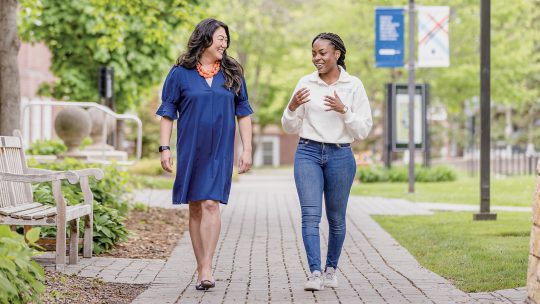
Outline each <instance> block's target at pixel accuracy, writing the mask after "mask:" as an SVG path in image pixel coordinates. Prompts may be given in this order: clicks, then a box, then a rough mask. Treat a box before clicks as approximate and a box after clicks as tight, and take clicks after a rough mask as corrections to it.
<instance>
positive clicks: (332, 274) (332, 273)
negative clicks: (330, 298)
mask: <svg viewBox="0 0 540 304" xmlns="http://www.w3.org/2000/svg"><path fill="white" fill-rule="evenodd" d="M323 280H324V286H325V287H330V288H337V287H338V281H337V274H336V269H335V268H334V267H327V268H326V270H325V271H324V274H323Z"/></svg>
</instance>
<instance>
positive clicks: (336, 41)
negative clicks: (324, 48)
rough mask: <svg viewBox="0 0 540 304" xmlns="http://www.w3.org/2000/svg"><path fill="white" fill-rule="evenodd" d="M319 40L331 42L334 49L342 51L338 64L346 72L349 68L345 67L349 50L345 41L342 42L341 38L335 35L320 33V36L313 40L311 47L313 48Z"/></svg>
mask: <svg viewBox="0 0 540 304" xmlns="http://www.w3.org/2000/svg"><path fill="white" fill-rule="evenodd" d="M317 39H324V40H328V41H330V43H331V44H332V45H333V46H334V48H335V49H336V50H339V51H340V55H339V58H338V60H337V64H338V65H340V66H342V67H343V69H344V70H346V69H347V68H346V67H345V54H346V53H347V50H346V49H345V43H343V40H341V38H340V37H339V36H338V35H337V34H334V33H320V34H319V35H317V36H315V38H313V41H312V42H311V46H313V44H314V43H315V41H316V40H317Z"/></svg>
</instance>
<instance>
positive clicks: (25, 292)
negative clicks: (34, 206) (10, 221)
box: [0, 225, 45, 303]
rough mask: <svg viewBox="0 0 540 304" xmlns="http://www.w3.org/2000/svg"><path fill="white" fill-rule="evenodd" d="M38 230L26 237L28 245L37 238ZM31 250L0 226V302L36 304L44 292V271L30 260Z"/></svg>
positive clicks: (18, 238)
mask: <svg viewBox="0 0 540 304" xmlns="http://www.w3.org/2000/svg"><path fill="white" fill-rule="evenodd" d="M39 232H40V229H39V228H33V229H31V230H30V231H29V232H28V233H27V234H26V239H27V240H28V243H29V244H30V245H33V244H35V242H37V240H38V239H39ZM34 253H35V252H34V250H33V249H32V248H30V247H29V245H28V244H26V242H25V241H24V237H23V236H22V235H20V234H17V233H15V232H12V231H11V230H10V229H9V227H8V226H7V225H0V303H29V302H33V303H37V302H39V298H40V295H41V294H42V293H43V292H44V291H45V286H44V285H43V280H44V271H43V269H42V268H41V266H39V265H38V264H37V263H36V261H34V260H32V255H34Z"/></svg>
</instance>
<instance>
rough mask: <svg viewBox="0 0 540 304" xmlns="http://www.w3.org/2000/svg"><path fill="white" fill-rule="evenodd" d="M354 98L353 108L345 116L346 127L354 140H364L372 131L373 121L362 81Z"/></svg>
mask: <svg viewBox="0 0 540 304" xmlns="http://www.w3.org/2000/svg"><path fill="white" fill-rule="evenodd" d="M353 96H354V97H353V102H352V105H351V108H350V109H349V111H347V113H345V115H344V119H345V126H346V128H347V129H348V131H349V132H350V133H351V134H352V135H353V137H354V138H356V139H364V138H366V137H367V136H368V134H369V131H370V130H371V127H372V125H373V120H372V118H371V107H370V106H369V100H368V97H367V94H366V90H365V89H364V85H363V84H362V82H361V81H360V82H359V84H358V86H357V88H356V90H355V92H354V95H353Z"/></svg>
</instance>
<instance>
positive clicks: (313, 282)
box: [304, 270, 324, 291]
mask: <svg viewBox="0 0 540 304" xmlns="http://www.w3.org/2000/svg"><path fill="white" fill-rule="evenodd" d="M323 289H324V281H323V278H322V274H321V272H320V271H318V270H315V271H314V272H313V273H312V274H311V275H310V276H309V277H308V279H307V282H306V284H305V285H304V290H308V291H318V290H323Z"/></svg>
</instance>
